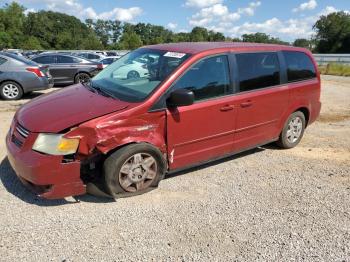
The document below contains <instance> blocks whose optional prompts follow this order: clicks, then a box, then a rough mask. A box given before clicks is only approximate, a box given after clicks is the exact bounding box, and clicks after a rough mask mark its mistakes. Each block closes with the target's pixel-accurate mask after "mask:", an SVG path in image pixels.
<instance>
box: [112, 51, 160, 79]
mask: <svg viewBox="0 0 350 262" xmlns="http://www.w3.org/2000/svg"><path fill="white" fill-rule="evenodd" d="M156 59H157V57H151V56H150V55H149V54H146V55H144V56H140V57H138V58H137V59H133V60H128V61H127V62H126V63H125V64H124V65H123V66H121V67H120V68H119V69H118V70H117V71H115V72H113V77H114V78H119V79H132V78H144V77H146V78H147V77H148V76H149V68H150V65H151V64H154V63H155V64H157V60H156Z"/></svg>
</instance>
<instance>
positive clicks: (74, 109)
mask: <svg viewBox="0 0 350 262" xmlns="http://www.w3.org/2000/svg"><path fill="white" fill-rule="evenodd" d="M129 105H130V104H129V103H127V102H123V101H120V100H117V99H113V98H109V97H105V96H102V95H100V94H96V93H93V92H91V91H89V90H88V89H87V88H85V87H84V86H83V85H81V84H78V85H74V86H71V87H66V88H63V89H61V90H59V91H56V92H53V93H50V94H47V95H43V96H40V97H38V98H36V99H33V100H32V101H30V102H28V103H27V104H25V105H24V106H22V107H21V108H20V109H19V110H18V112H17V114H16V117H17V120H18V122H19V123H20V124H21V125H23V126H24V127H25V128H26V129H28V130H29V131H31V132H48V133H57V132H60V131H62V130H64V129H66V128H69V127H72V126H74V125H78V124H80V123H82V122H86V121H88V120H91V119H93V118H97V117H99V116H103V115H106V114H108V113H112V112H115V111H119V110H123V109H125V108H127V107H128V106H129Z"/></svg>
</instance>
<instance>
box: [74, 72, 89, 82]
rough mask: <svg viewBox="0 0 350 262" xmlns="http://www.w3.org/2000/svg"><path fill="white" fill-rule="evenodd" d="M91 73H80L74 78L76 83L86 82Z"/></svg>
mask: <svg viewBox="0 0 350 262" xmlns="http://www.w3.org/2000/svg"><path fill="white" fill-rule="evenodd" d="M90 78H91V77H90V75H89V74H87V73H78V74H77V75H76V76H75V78H74V83H76V84H78V83H86V82H88V81H89V80H90Z"/></svg>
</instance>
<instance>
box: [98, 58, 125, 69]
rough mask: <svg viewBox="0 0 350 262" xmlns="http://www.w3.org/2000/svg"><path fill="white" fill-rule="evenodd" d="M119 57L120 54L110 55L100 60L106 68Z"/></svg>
mask: <svg viewBox="0 0 350 262" xmlns="http://www.w3.org/2000/svg"><path fill="white" fill-rule="evenodd" d="M119 58H120V56H109V57H106V58H103V59H101V60H100V61H99V62H100V63H101V64H102V65H103V68H106V67H107V66H109V65H110V64H112V63H114V62H115V61H116V60H118V59H119Z"/></svg>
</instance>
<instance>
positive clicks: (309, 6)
mask: <svg viewBox="0 0 350 262" xmlns="http://www.w3.org/2000/svg"><path fill="white" fill-rule="evenodd" d="M316 6H317V2H316V0H310V1H309V2H305V3H302V4H300V5H299V6H298V7H297V8H294V9H293V12H301V11H305V10H313V9H315V8H316Z"/></svg>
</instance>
